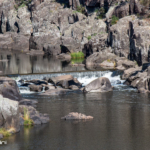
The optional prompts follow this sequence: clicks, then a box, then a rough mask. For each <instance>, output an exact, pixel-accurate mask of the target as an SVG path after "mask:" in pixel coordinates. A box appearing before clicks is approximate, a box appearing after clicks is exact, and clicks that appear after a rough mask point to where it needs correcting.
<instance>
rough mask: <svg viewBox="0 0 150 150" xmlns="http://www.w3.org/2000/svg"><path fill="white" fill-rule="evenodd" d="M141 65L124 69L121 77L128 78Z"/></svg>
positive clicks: (137, 70) (138, 69)
mask: <svg viewBox="0 0 150 150" xmlns="http://www.w3.org/2000/svg"><path fill="white" fill-rule="evenodd" d="M141 69H142V67H137V68H129V69H127V70H125V71H124V73H123V75H122V79H123V80H126V79H127V78H129V77H130V76H131V75H133V74H135V73H137V72H139V71H141Z"/></svg>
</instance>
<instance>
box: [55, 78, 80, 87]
mask: <svg viewBox="0 0 150 150" xmlns="http://www.w3.org/2000/svg"><path fill="white" fill-rule="evenodd" d="M76 80H77V79H76ZM57 86H61V87H63V88H65V89H68V88H69V87H70V86H77V87H78V88H80V87H81V83H80V82H79V81H74V79H73V80H61V81H59V82H57Z"/></svg>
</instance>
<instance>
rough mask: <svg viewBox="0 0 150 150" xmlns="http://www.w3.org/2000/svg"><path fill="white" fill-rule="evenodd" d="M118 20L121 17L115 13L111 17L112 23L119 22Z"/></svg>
mask: <svg viewBox="0 0 150 150" xmlns="http://www.w3.org/2000/svg"><path fill="white" fill-rule="evenodd" d="M118 20H119V18H118V17H116V16H114V15H113V16H112V18H111V25H114V24H116V23H117V22H118Z"/></svg>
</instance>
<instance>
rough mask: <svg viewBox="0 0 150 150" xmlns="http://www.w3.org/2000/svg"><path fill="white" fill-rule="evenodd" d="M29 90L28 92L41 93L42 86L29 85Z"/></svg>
mask: <svg viewBox="0 0 150 150" xmlns="http://www.w3.org/2000/svg"><path fill="white" fill-rule="evenodd" d="M29 88H30V91H34V92H41V91H42V90H43V86H42V85H34V84H31V85H29Z"/></svg>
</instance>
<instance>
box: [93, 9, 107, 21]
mask: <svg viewBox="0 0 150 150" xmlns="http://www.w3.org/2000/svg"><path fill="white" fill-rule="evenodd" d="M95 12H96V15H97V17H96V18H97V19H103V18H104V17H105V9H104V8H103V7H101V8H100V9H96V10H95Z"/></svg>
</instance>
